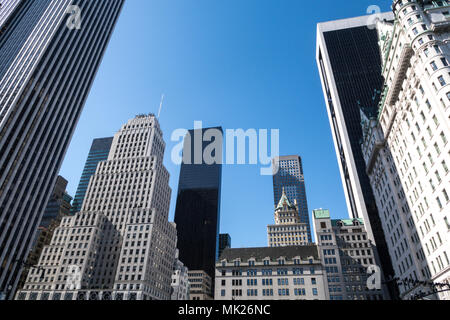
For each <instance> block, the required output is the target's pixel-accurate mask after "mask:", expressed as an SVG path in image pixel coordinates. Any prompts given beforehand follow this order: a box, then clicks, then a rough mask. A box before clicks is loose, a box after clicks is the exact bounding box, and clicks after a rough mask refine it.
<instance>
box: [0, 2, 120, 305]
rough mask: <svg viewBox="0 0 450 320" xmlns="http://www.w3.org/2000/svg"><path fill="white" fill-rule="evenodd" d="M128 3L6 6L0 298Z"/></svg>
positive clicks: (0, 72)
mask: <svg viewBox="0 0 450 320" xmlns="http://www.w3.org/2000/svg"><path fill="white" fill-rule="evenodd" d="M123 4H124V0H104V1H90V0H57V1H56V0H7V1H1V6H0V299H10V298H12V297H13V295H14V292H15V290H16V286H17V282H18V280H19V277H20V274H21V269H22V267H23V264H24V263H25V261H26V257H27V255H28V253H29V250H30V247H31V244H32V240H33V238H34V234H35V232H36V230H37V227H38V226H39V222H40V220H41V218H42V214H43V212H44V209H45V206H46V205H47V203H48V200H49V198H50V196H51V194H52V190H53V188H54V185H55V182H56V178H57V175H58V172H59V169H60V167H61V164H62V161H63V158H64V155H65V152H66V150H67V148H68V146H69V143H70V139H71V137H72V135H73V133H74V131H75V127H76V125H77V122H78V119H79V117H80V115H81V112H82V110H83V106H84V104H85V101H86V99H87V97H88V94H89V90H90V88H91V86H92V84H93V81H94V79H95V75H96V73H97V70H98V67H99V65H100V62H101V60H102V58H103V55H104V53H105V51H106V47H107V45H108V43H109V39H110V37H111V34H112V32H113V29H114V26H115V25H116V22H117V19H118V17H119V14H120V12H121V9H122V6H123Z"/></svg>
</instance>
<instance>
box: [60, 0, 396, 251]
mask: <svg viewBox="0 0 450 320" xmlns="http://www.w3.org/2000/svg"><path fill="white" fill-rule="evenodd" d="M373 4H376V5H379V6H380V7H381V9H382V11H388V10H390V4H391V1H390V0H382V1H381V0H378V1H374V0H347V1H335V0H322V1H304V0H127V1H126V4H125V7H124V10H123V12H122V15H121V17H120V20H119V23H118V25H117V27H116V30H115V32H114V35H113V37H112V40H111V43H110V45H109V47H108V50H107V53H106V55H105V58H104V60H103V63H102V65H101V68H100V70H99V73H98V75H97V78H96V80H95V83H94V85H93V87H92V91H91V93H90V96H89V99H88V101H87V104H86V106H85V109H84V111H83V114H82V116H81V118H80V121H79V124H78V127H77V130H76V132H75V135H74V137H73V140H72V143H71V145H70V147H69V150H68V152H67V154H66V158H65V161H64V164H63V167H62V169H61V173H60V174H61V175H62V176H64V177H65V178H66V179H68V180H69V187H68V191H69V193H70V194H71V195H74V194H75V191H76V188H77V185H78V181H79V179H80V176H81V172H82V170H83V166H84V162H85V160H86V157H87V154H88V151H89V148H90V145H91V142H92V140H93V139H94V138H100V137H107V136H112V135H113V134H114V133H115V132H116V131H117V130H119V129H120V127H121V126H122V125H123V124H124V123H125V122H126V121H127V120H128V119H130V118H133V117H134V116H135V115H137V114H140V113H150V112H154V113H157V111H158V107H159V102H160V96H161V94H162V93H164V94H165V95H166V99H165V104H164V109H163V113H162V115H161V119H160V122H161V127H162V130H163V133H164V138H165V141H166V144H167V147H166V156H165V165H166V167H167V169H168V170H169V172H170V175H171V178H170V186H171V188H172V201H171V211H170V219H171V220H172V219H173V216H174V210H175V202H176V193H177V187H178V177H179V167H178V166H176V165H174V164H172V163H171V161H170V152H171V149H172V147H173V146H174V145H175V143H174V142H170V135H171V133H172V131H173V130H175V129H178V128H186V129H190V128H192V127H193V124H194V121H195V120H201V121H203V124H204V126H205V127H210V126H219V125H220V126H222V127H223V128H224V129H227V128H229V129H238V128H243V129H249V128H255V129H260V128H267V129H271V128H274V129H280V141H281V145H280V153H281V154H282V155H291V154H298V155H300V156H301V157H302V158H303V166H304V171H305V179H306V192H307V198H308V205H309V209H310V211H312V210H313V209H315V208H328V209H330V210H331V214H332V216H333V217H336V218H346V217H348V213H347V207H346V204H345V198H344V193H343V188H342V183H341V180H340V175H339V169H338V164H337V159H336V153H335V151H334V146H333V141H332V136H331V130H330V126H329V122H328V117H327V113H326V107H325V104H324V99H323V94H322V88H321V84H320V79H319V75H318V72H317V67H316V63H315V48H316V24H317V23H318V22H323V21H328V20H336V19H342V18H349V17H354V16H361V15H365V14H366V11H367V8H368V7H369V6H370V5H373ZM259 169H260V167H259V166H224V168H223V183H222V206H221V232H223V233H230V234H231V237H232V245H233V247H241V246H244V247H253V246H266V245H267V234H266V226H267V225H268V224H271V223H273V190H272V177H269V176H260V174H259ZM310 214H311V212H310Z"/></svg>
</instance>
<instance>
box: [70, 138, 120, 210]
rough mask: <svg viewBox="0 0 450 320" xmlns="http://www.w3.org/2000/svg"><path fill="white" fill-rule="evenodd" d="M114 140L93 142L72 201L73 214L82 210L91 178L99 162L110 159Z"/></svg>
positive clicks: (104, 139)
mask: <svg viewBox="0 0 450 320" xmlns="http://www.w3.org/2000/svg"><path fill="white" fill-rule="evenodd" d="M112 142H113V138H112V137H110V138H101V139H95V140H94V141H93V142H92V146H91V149H90V150H89V154H88V158H87V159H86V164H85V165H84V169H83V173H82V174H81V178H80V182H79V184H78V188H77V192H76V194H75V197H74V199H73V202H72V209H71V213H72V214H75V213H77V212H80V210H81V206H82V205H83V200H84V196H85V195H86V191H87V188H88V186H89V181H90V180H91V177H92V175H94V174H95V170H96V169H97V165H98V164H99V162H101V161H105V160H106V159H108V155H109V151H110V149H111V144H112Z"/></svg>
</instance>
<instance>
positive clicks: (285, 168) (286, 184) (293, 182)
mask: <svg viewBox="0 0 450 320" xmlns="http://www.w3.org/2000/svg"><path fill="white" fill-rule="evenodd" d="M273 162H274V165H276V167H277V168H279V170H278V172H277V173H276V174H275V175H274V176H273V196H274V205H275V207H277V205H278V203H279V201H280V199H281V197H282V195H283V188H284V191H285V192H286V195H287V197H288V199H289V201H290V203H294V202H295V201H297V206H298V214H299V215H300V222H301V223H305V224H306V226H307V228H308V230H307V231H308V242H312V238H311V226H310V220H309V212H308V202H307V200H306V187H305V177H304V175H303V165H302V159H301V158H300V157H299V156H285V157H278V158H275V159H274V160H273ZM275 162H277V163H275Z"/></svg>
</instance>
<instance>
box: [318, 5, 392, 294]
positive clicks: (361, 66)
mask: <svg viewBox="0 0 450 320" xmlns="http://www.w3.org/2000/svg"><path fill="white" fill-rule="evenodd" d="M381 18H382V19H388V20H389V19H392V14H390V13H388V14H383V15H382V16H381ZM374 22H375V20H373V21H372V20H371V19H370V18H369V16H365V17H357V18H351V19H345V20H337V21H330V22H325V23H320V24H319V25H318V32H317V64H318V67H319V73H320V76H321V80H322V86H323V91H324V95H325V100H326V104H327V108H328V110H327V111H328V116H329V121H330V125H331V130H332V135H333V139H334V144H335V149H336V154H337V157H338V162H339V168H340V171H341V178H342V183H343V186H344V193H345V196H346V201H347V206H348V210H349V214H350V216H351V217H352V218H362V219H364V222H365V226H366V229H367V232H368V235H369V237H370V239H371V240H372V241H373V242H374V243H375V245H376V249H377V251H378V256H379V261H380V264H381V266H382V269H383V271H384V274H385V275H386V276H390V275H392V276H393V275H394V271H393V267H392V262H391V260H390V257H389V253H388V248H387V245H386V239H385V236H384V232H383V229H382V227H381V220H380V217H379V212H378V209H377V206H376V202H375V197H374V195H373V192H372V188H371V186H370V181H369V178H368V175H367V173H366V165H365V161H364V158H363V155H362V149H361V139H362V128H361V113H360V112H361V111H360V107H364V109H365V111H366V113H367V114H368V116H373V115H376V114H377V111H378V110H377V104H378V103H377V102H378V100H377V99H379V96H380V95H379V92H380V91H381V90H382V88H383V83H384V80H383V77H382V75H381V55H380V48H379V46H378V40H379V39H378V32H377V29H376V26H375V25H374ZM390 294H391V297H392V298H395V297H396V296H397V289H396V287H395V286H392V287H391V288H390Z"/></svg>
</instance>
